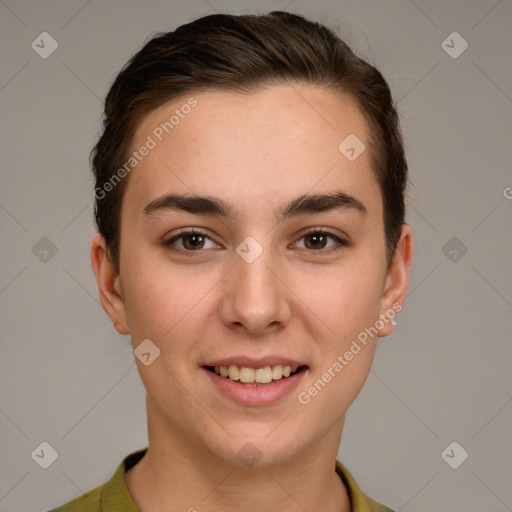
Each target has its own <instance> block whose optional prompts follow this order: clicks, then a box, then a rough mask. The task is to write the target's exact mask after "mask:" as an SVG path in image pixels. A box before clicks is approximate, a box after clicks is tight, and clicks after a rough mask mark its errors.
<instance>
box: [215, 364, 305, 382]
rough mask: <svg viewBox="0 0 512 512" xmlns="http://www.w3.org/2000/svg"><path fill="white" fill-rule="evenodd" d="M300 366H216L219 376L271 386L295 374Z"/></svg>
mask: <svg viewBox="0 0 512 512" xmlns="http://www.w3.org/2000/svg"><path fill="white" fill-rule="evenodd" d="M297 369H298V366H290V365H285V366H283V365H281V364H276V365H274V366H264V367H263V368H249V367H247V366H238V365H236V364H231V365H229V366H215V367H214V370H215V373H216V374H217V375H220V376H221V377H226V378H229V379H231V380H239V381H240V382H243V383H244V384H252V383H255V382H256V383H258V384H269V383H270V382H272V381H273V380H280V379H282V378H283V377H289V376H290V375H291V374H293V373H295V372H296V371H297Z"/></svg>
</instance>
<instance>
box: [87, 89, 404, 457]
mask: <svg viewBox="0 0 512 512" xmlns="http://www.w3.org/2000/svg"><path fill="white" fill-rule="evenodd" d="M191 96H192V97H193V98H194V99H195V100H196V102H197V103H196V104H195V106H193V108H183V105H185V104H187V100H188V97H186V98H184V99H182V100H178V101H173V102H172V103H169V104H166V105H164V106H162V107H161V108H158V109H157V110H155V111H153V112H151V113H150V114H149V115H148V116H147V117H146V118H144V119H143V121H142V122H141V124H140V125H139V126H138V129H137V132H136V136H135V138H134V141H133V145H132V148H133V150H136V149H137V148H140V147H141V146H143V145H145V144H148V141H149V139H148V137H150V138H151V139H152V140H153V142H154V143H155V145H154V147H153V148H152V149H150V150H149V152H148V154H147V155H146V156H144V157H143V158H142V159H141V160H140V162H139V163H138V164H137V165H136V167H135V168H134V169H133V170H132V171H131V173H130V175H129V180H128V183H127V187H126V190H125V195H124V199H123V207H122V214H121V226H122V227H121V244H120V254H121V256H120V274H119V276H115V275H114V274H112V273H111V268H110V267H108V262H106V261H105V259H104V260H103V263H99V260H100V258H99V257H98V256H97V255H96V257H95V256H93V266H95V272H96V276H97V278H98V284H99V286H100V288H101V287H103V288H104V290H105V293H104V294H103V296H102V302H103V304H104V307H105V309H106V310H107V313H108V314H109V315H110V318H111V319H112V321H113V323H114V325H115V327H116V329H117V330H118V331H119V332H121V333H128V332H129V333H130V334H131V337H132V341H133V346H134V348H136V347H137V346H138V345H139V344H140V343H141V342H142V341H143V340H151V344H149V345H147V346H148V347H149V350H146V351H145V352H146V353H147V352H149V353H150V354H152V355H150V356H147V355H146V356H145V357H146V359H147V360H152V358H153V357H154V354H156V353H157V349H156V347H157V348H158V350H159V351H160V353H159V356H158V357H157V358H156V359H154V361H152V362H151V363H150V364H148V365H145V364H143V363H142V362H141V361H140V360H138V359H137V360H136V361H137V365H138V368H139V373H140V376H141V378H142V381H143V383H144V386H145V388H146V390H147V408H148V415H149V425H150V436H151V428H153V429H154V430H155V431H158V432H160V433H162V435H166V436H167V435H168V436H169V438H173V439H179V440H180V443H181V444H180V445H181V446H187V445H190V446H196V447H198V449H200V450H202V451H203V452H205V453H208V454H210V455H211V456H213V457H217V458H218V459H220V460H223V461H225V462H229V463H232V464H238V465H239V464H241V463H242V462H241V461H242V457H241V456H242V455H244V454H245V452H247V451H249V452H251V453H249V456H254V458H255V459H258V460H257V461H256V462H257V463H258V464H261V465H265V464H271V463H276V462H279V461H281V462H284V461H287V460H291V459H292V458H293V457H294V456H296V455H297V454H299V453H301V452H304V453H305V452H306V451H307V450H313V449H315V447H317V446H318V444H319V443H320V442H321V441H322V439H325V437H326V436H328V435H331V434H332V433H335V437H336V436H338V441H339V435H341V429H342V426H343V421H344V416H345V412H346V410H347V408H348V406H349V405H350V403H351V402H352V401H353V400H354V398H355V397H356V395H357V394H358V392H359V391H360V389H361V387H362V386H363V384H364V381H365V380H366V377H367V376H368V373H369V370H370V366H371V363H372V360H373V357H374V352H375V347H376V341H377V336H374V337H373V338H372V337H371V336H370V335H368V332H371V333H375V332H376V331H377V330H378V336H386V335H387V334H389V333H390V332H391V330H392V325H391V322H390V321H389V320H390V319H391V317H392V314H394V313H395V312H396V310H397V308H398V309H399V308H400V306H397V303H401V302H403V300H404V298H405V290H406V287H407V278H408V265H409V263H410V255H411V251H410V247H411V246H410V234H409V232H408V231H407V229H408V227H407V226H405V227H404V232H403V235H402V239H401V241H400V244H399V250H398V251H397V252H398V256H397V259H396V261H395V262H394V263H393V265H392V266H391V267H389V268H388V265H387V263H386V258H385V253H386V250H385V249H386V248H385V238H384V225H383V211H382V199H381V194H380V190H379V186H378V184H377V181H376V178H375V176H374V173H373V171H372V168H371V161H370V155H369V149H368V148H369V134H368V128H367V125H366V123H365V120H364V117H363V116H362V114H361V112H360V111H359V110H358V108H357V107H356V106H355V105H354V104H353V103H352V102H351V101H350V99H349V98H343V97H339V96H335V95H334V94H333V93H330V92H326V91H322V90H320V89H318V88H315V87H313V86H300V87H299V86H296V87H293V88H292V87H290V86H284V85H283V86H272V87H268V88H267V89H265V90H264V91H261V92H255V93H251V94H249V95H238V94H234V93H230V92H229V93H228V92H221V91H208V92H200V93H197V94H191ZM189 104H191V103H190V102H189ZM176 109H178V110H179V112H180V113H181V115H179V116H178V117H179V121H178V122H175V121H176V119H178V117H176V118H175V119H174V122H173V127H172V130H169V128H168V130H169V133H166V132H165V131H162V128H161V126H162V125H161V123H162V122H165V121H168V120H169V119H170V117H171V116H172V115H173V114H174V113H175V110H176ZM186 112H188V113H186ZM158 127H160V130H158ZM157 134H158V135H157ZM350 134H355V135H356V136H357V138H358V139H359V140H360V141H362V142H363V143H364V144H365V145H366V148H367V149H366V150H365V151H363V152H362V153H361V154H360V155H359V156H358V157H357V158H356V159H355V160H354V159H353V158H352V159H349V158H347V156H346V155H347V153H346V152H345V153H344V152H342V151H340V149H339V146H340V143H341V142H342V141H343V140H344V139H345V138H346V137H347V136H349V135H350ZM160 138H161V140H160ZM149 145H150V146H152V145H153V144H151V143H149ZM348 154H350V152H349V153H348ZM170 194H174V198H170V197H168V196H169V195H170ZM313 196H317V197H313ZM194 197H201V198H203V199H197V200H195V201H194V200H192V198H194ZM301 198H302V200H300V199H301ZM191 231H193V233H190V232H191ZM98 240H99V239H98ZM93 246H94V243H93ZM94 262H95V263H94ZM100 268H103V270H100ZM102 272H103V273H102ZM101 276H103V277H101ZM110 278H112V282H113V287H112V288H111V289H110V292H111V293H110V294H109V291H108V290H109V288H108V284H107V282H108V279H110ZM116 294H118V295H116ZM389 311H391V312H392V314H391V317H390V314H389ZM383 316H385V317H386V319H387V320H386V319H385V320H384V321H382V319H383ZM370 328H373V331H372V330H370V331H368V330H367V331H365V329H370ZM364 333H366V340H365V342H363V339H364V338H365V336H364ZM145 343H146V344H147V343H148V342H145ZM215 367H218V368H217V369H216V368H215ZM287 367H291V369H290V368H287ZM215 370H217V372H218V373H221V375H218V374H216V373H215ZM288 371H291V372H293V371H296V373H295V374H293V375H290V376H289V377H284V376H283V377H281V378H279V377H280V374H282V373H284V374H285V375H286V374H287V373H288ZM226 373H227V376H225V375H226ZM237 374H238V375H237ZM237 377H238V379H241V380H243V381H246V382H241V380H234V379H236V378H237ZM254 379H256V380H259V381H261V382H259V383H256V384H255V383H254V382H251V381H252V380H254ZM269 380H271V381H270V382H268V381H269ZM247 443H249V444H247ZM244 445H246V446H245V448H243V447H244ZM244 450H245V452H244Z"/></svg>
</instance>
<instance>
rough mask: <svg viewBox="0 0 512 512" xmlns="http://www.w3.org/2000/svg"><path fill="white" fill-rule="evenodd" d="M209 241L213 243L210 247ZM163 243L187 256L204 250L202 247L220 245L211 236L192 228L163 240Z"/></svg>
mask: <svg viewBox="0 0 512 512" xmlns="http://www.w3.org/2000/svg"><path fill="white" fill-rule="evenodd" d="M208 241H209V242H210V243H211V245H210V246H209V247H208V246H206V244H207V243H208ZM178 242H180V243H178ZM162 245H164V246H165V247H169V248H170V249H172V250H174V251H176V252H179V253H181V254H185V255H187V256H192V255H193V253H200V252H204V251H202V249H208V248H215V247H218V246H217V244H216V243H215V242H214V241H213V240H212V239H211V238H210V237H209V236H207V235H205V234H204V233H201V232H200V231H192V230H190V231H182V232H181V233H179V234H177V235H175V236H173V237H172V238H169V239H168V240H165V241H163V242H162Z"/></svg>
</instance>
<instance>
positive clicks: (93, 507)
mask: <svg viewBox="0 0 512 512" xmlns="http://www.w3.org/2000/svg"><path fill="white" fill-rule="evenodd" d="M104 486H105V484H104V485H100V486H98V487H96V488H95V489H92V491H89V492H86V493H85V494H83V495H82V496H79V497H78V498H75V499H74V500H72V501H69V502H68V503H65V504H64V505H61V506H60V507H58V508H54V509H52V510H49V511H48V512H100V511H101V494H102V491H103V487H104Z"/></svg>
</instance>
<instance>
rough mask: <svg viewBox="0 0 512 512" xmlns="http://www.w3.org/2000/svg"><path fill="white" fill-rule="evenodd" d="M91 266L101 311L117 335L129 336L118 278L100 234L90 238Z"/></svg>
mask: <svg viewBox="0 0 512 512" xmlns="http://www.w3.org/2000/svg"><path fill="white" fill-rule="evenodd" d="M91 265H92V269H93V271H94V275H95V277H96V284H97V285H98V292H99V297H100V301H101V305H102V306H103V309H104V310H105V312H106V313H107V315H108V317H109V318H110V321H111V322H112V324H113V325H114V328H115V329H116V331H117V332H118V333H120V334H129V333H130V329H129V327H128V322H127V316H126V307H125V302H124V297H123V293H122V290H121V283H120V276H119V275H117V274H116V272H115V269H114V266H113V265H112V263H111V262H110V259H109V257H108V251H107V246H106V242H105V239H104V238H103V236H102V235H101V234H100V233H96V235H94V237H93V238H92V242H91Z"/></svg>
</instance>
